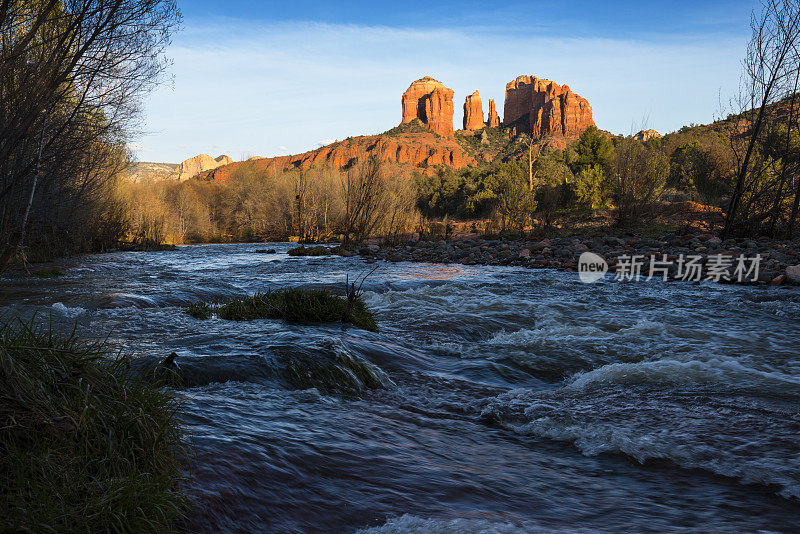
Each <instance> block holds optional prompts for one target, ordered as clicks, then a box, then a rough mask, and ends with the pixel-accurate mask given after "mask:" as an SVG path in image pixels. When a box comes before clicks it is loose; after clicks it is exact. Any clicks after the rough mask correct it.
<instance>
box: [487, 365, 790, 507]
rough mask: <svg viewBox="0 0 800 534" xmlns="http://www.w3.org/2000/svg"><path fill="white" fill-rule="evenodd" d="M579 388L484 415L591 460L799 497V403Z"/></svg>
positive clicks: (520, 399) (498, 406)
mask: <svg viewBox="0 0 800 534" xmlns="http://www.w3.org/2000/svg"><path fill="white" fill-rule="evenodd" d="M579 380H580V379H579ZM577 383H578V385H576V384H571V385H570V386H567V387H565V388H563V389H560V390H555V391H552V392H543V391H532V390H515V391H511V392H509V393H506V394H502V395H499V396H498V397H496V398H494V399H490V400H488V401H487V402H486V404H485V405H484V406H483V409H482V412H481V418H482V419H483V420H484V421H487V422H490V423H492V424H499V425H500V426H502V427H505V428H507V429H509V430H512V431H513V432H515V433H517V434H520V435H525V436H533V437H536V438H540V439H547V440H555V441H565V442H570V443H572V444H573V445H574V446H575V447H577V448H578V449H579V450H580V451H581V452H582V453H583V454H584V455H586V456H596V455H598V454H602V453H620V454H624V455H627V456H629V457H631V458H634V459H636V460H637V461H639V462H642V463H644V462H645V461H647V460H653V459H664V460H669V461H671V462H673V463H675V464H677V465H679V466H681V467H684V468H700V469H704V470H707V471H710V472H713V473H716V474H718V475H723V476H726V477H732V478H736V479H738V480H740V481H742V482H744V483H749V484H762V485H766V486H777V487H778V493H779V494H780V495H782V496H784V497H791V498H797V499H800V419H798V417H797V415H798V413H797V403H796V401H794V402H788V401H786V400H785V399H782V400H781V401H780V402H776V401H775V399H772V398H758V397H753V396H750V395H746V394H745V395H741V394H739V393H736V392H734V391H731V390H730V389H728V388H723V387H719V386H718V385H716V386H713V387H709V388H684V389H682V390H675V389H672V388H668V389H660V388H657V389H653V388H651V387H641V386H633V385H631V384H626V385H625V387H622V386H620V385H619V384H611V385H608V384H604V383H602V382H588V381H586V382H584V383H580V382H579V381H577ZM590 384H591V385H592V387H588V386H589V385H590ZM601 384H602V385H601Z"/></svg>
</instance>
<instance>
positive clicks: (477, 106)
mask: <svg viewBox="0 0 800 534" xmlns="http://www.w3.org/2000/svg"><path fill="white" fill-rule="evenodd" d="M484 126H486V124H484V122H483V102H481V95H480V93H479V92H478V91H475V92H474V93H472V94H471V95H469V96H468V97H467V99H466V101H465V102H464V129H465V130H480V129H481V128H483V127H484Z"/></svg>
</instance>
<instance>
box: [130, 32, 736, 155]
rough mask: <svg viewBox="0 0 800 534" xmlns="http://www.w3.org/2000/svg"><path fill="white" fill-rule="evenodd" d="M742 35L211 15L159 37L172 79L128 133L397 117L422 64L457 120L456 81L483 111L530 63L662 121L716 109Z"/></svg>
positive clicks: (269, 129)
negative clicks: (607, 33)
mask: <svg viewBox="0 0 800 534" xmlns="http://www.w3.org/2000/svg"><path fill="white" fill-rule="evenodd" d="M745 41H746V36H730V35H700V36H696V35H683V36H679V37H676V36H672V37H670V38H667V37H665V36H654V37H653V38H651V39H647V40H644V39H639V40H631V39H605V38H573V37H570V36H568V35H547V36H543V35H541V34H537V33H531V34H524V35H521V34H519V33H517V34H504V33H503V32H502V31H499V30H495V29H492V28H480V27H475V28H470V29H469V30H468V31H467V30H465V29H424V30H418V29H398V28H387V27H380V26H353V25H331V24H319V23H291V24H257V23H249V22H244V21H238V20H231V19H220V20H215V21H213V23H209V24H206V25H190V26H189V27H188V28H187V30H186V31H185V32H184V33H183V34H181V35H179V36H178V38H177V40H176V42H175V45H174V47H173V48H172V49H171V50H170V52H171V55H172V56H173V58H174V68H173V74H174V79H175V83H174V89H173V88H166V87H165V88H163V89H160V90H159V91H157V92H156V93H155V94H154V95H153V96H152V99H151V101H150V103H149V105H148V116H147V126H148V130H149V131H152V132H158V133H154V134H152V135H148V136H146V137H144V138H142V139H139V140H137V141H139V142H141V143H142V144H145V145H147V146H153V147H158V148H157V149H156V150H155V154H156V156H153V157H156V158H157V159H160V160H164V161H181V160H183V159H185V158H186V157H189V156H192V155H195V154H197V153H199V152H202V151H208V150H211V149H212V148H213V150H216V151H219V152H226V153H240V152H241V151H242V150H245V151H249V152H252V153H254V154H260V155H264V156H271V155H276V154H278V153H285V152H292V153H299V152H303V151H305V150H309V149H311V148H314V147H315V146H316V145H317V143H316V142H315V140H318V139H323V140H325V141H323V143H327V142H328V140H332V139H343V138H345V137H348V136H353V135H360V134H366V133H378V132H381V131H385V130H387V129H389V128H391V127H393V126H395V125H396V124H397V123H399V121H400V96H401V94H402V93H403V91H404V90H405V89H406V88H407V87H408V85H409V84H410V83H411V82H412V81H413V80H415V79H417V78H420V77H422V76H425V75H431V76H434V77H436V78H437V79H439V80H441V81H442V82H444V83H445V84H446V85H448V86H449V87H451V88H453V89H454V90H455V91H456V95H455V104H456V106H455V107H456V115H455V117H454V122H455V124H456V126H458V125H459V123H460V121H461V103H462V102H463V100H464V97H465V96H466V95H468V94H470V93H472V91H474V90H475V89H478V90H480V92H481V96H482V97H483V100H484V111H486V110H487V109H488V99H489V98H493V99H495V102H496V103H497V107H498V111H499V112H502V107H503V98H504V89H505V84H506V82H508V81H510V80H512V79H513V78H514V77H516V76H517V75H519V74H534V75H538V76H540V77H546V78H549V79H553V80H556V81H558V82H560V83H568V84H569V85H570V87H571V88H572V89H573V90H574V91H575V92H577V93H579V94H581V95H582V96H584V97H586V98H587V99H589V101H590V103H591V104H592V107H593V109H594V115H595V121H596V122H597V123H598V125H599V126H600V127H602V128H605V129H608V130H611V131H614V132H620V133H628V132H629V130H630V129H631V124H632V123H637V122H639V121H640V120H641V118H642V117H643V116H647V117H649V124H648V125H649V127H652V128H655V129H657V130H659V131H662V132H664V131H670V130H674V129H677V128H678V127H680V126H681V125H683V124H687V123H690V122H696V123H699V122H705V121H709V120H711V119H712V118H713V114H714V112H715V111H716V106H717V102H718V96H719V94H720V92H721V93H722V94H723V95H727V94H730V93H731V92H732V91H733V89H734V88H735V87H736V82H737V80H738V73H739V58H740V56H741V53H742V51H743V48H744V45H745ZM179 145H184V147H182V146H179ZM270 147H273V148H270ZM274 147H278V151H279V152H276V151H275V148H274ZM234 148H238V150H234Z"/></svg>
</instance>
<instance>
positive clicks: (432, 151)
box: [200, 133, 477, 180]
mask: <svg viewBox="0 0 800 534" xmlns="http://www.w3.org/2000/svg"><path fill="white" fill-rule="evenodd" d="M369 156H374V157H376V158H377V159H378V161H382V162H387V163H398V164H400V165H405V166H407V167H408V168H409V170H413V168H414V167H422V168H424V169H432V168H433V167H434V166H436V165H448V166H450V167H453V168H455V169H460V168H463V167H467V166H475V165H476V164H477V163H476V161H475V158H473V157H471V156H470V155H469V154H467V153H466V152H465V151H464V149H463V148H461V145H459V144H458V143H457V142H456V141H455V139H443V138H441V137H436V136H434V135H433V134H432V133H406V134H399V135H396V136H390V135H368V136H362V137H352V138H350V139H346V140H344V141H339V142H336V143H333V144H330V145H328V146H324V147H322V148H318V149H317V150H312V151H310V152H305V153H303V154H298V155H296V156H279V157H276V158H261V159H257V160H252V161H249V162H238V163H233V164H230V165H225V166H222V167H218V168H216V169H213V170H211V171H209V172H207V173H205V174H204V175H200V178H203V179H210V180H227V179H228V178H230V177H231V176H232V175H233V174H234V173H235V172H236V170H237V169H238V168H239V167H240V166H241V165H251V166H253V167H254V168H255V169H256V170H260V171H266V172H268V173H273V172H274V173H279V172H284V171H289V170H292V169H299V170H308V169H310V168H311V167H317V166H319V167H323V166H324V167H331V168H334V169H342V168H343V167H346V166H347V165H349V164H350V163H352V162H354V161H355V160H356V159H357V158H363V157H369Z"/></svg>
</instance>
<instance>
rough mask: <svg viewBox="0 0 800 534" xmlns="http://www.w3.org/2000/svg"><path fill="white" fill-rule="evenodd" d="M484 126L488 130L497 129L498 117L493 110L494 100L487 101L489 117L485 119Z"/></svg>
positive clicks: (498, 124)
mask: <svg viewBox="0 0 800 534" xmlns="http://www.w3.org/2000/svg"><path fill="white" fill-rule="evenodd" d="M486 125H487V126H488V127H489V128H497V127H498V126H500V117H498V116H497V110H495V108H494V99H492V98H490V99H489V116H488V117H487V119H486Z"/></svg>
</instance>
